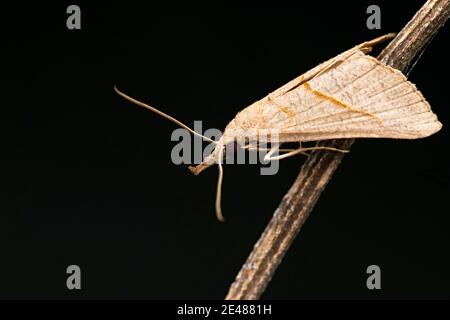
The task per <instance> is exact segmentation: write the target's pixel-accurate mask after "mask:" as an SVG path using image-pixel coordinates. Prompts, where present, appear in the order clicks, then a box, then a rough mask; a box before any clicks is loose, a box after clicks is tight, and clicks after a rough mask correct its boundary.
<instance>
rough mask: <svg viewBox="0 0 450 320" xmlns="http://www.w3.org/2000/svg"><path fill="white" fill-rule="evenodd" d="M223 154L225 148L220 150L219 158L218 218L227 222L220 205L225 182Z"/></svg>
mask: <svg viewBox="0 0 450 320" xmlns="http://www.w3.org/2000/svg"><path fill="white" fill-rule="evenodd" d="M222 154H223V148H221V149H220V150H219V157H218V163H217V165H218V168H219V177H218V179H217V191H216V216H217V219H219V221H222V222H223V221H225V218H224V217H223V214H222V208H221V206H220V203H221V201H222V180H223V168H222Z"/></svg>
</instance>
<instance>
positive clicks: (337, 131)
mask: <svg viewBox="0 0 450 320" xmlns="http://www.w3.org/2000/svg"><path fill="white" fill-rule="evenodd" d="M271 103H272V106H269V107H267V108H264V110H263V114H264V115H265V117H264V121H265V122H267V128H272V129H277V130H278V131H279V134H280V139H287V140H288V141H296V140H302V141H312V140H321V139H338V138H351V137H354V138H359V137H371V138H399V139H416V138H422V137H426V136H429V135H431V134H433V133H435V132H437V131H439V130H440V128H441V127H442V125H441V123H440V122H439V121H438V119H437V117H436V115H435V114H434V113H433V112H432V111H431V108H430V105H429V103H428V102H427V101H426V100H425V98H424V97H423V95H422V94H421V93H420V92H419V91H418V90H417V89H416V87H415V85H414V84H412V83H411V82H409V81H408V80H407V79H406V77H405V76H404V75H403V74H402V73H401V72H399V71H397V70H395V69H393V68H390V67H388V66H386V65H384V64H382V63H381V62H379V61H378V60H376V59H375V58H373V57H370V56H367V55H365V54H363V53H361V52H358V53H355V54H354V55H352V56H351V57H350V58H348V59H346V60H345V61H344V62H343V63H341V64H340V65H339V66H337V67H336V68H333V69H331V70H330V71H328V72H325V73H323V74H320V75H319V76H317V77H315V78H313V79H312V80H311V81H309V82H308V83H306V84H303V85H301V86H299V87H298V88H296V89H295V90H292V91H289V92H287V93H286V94H284V95H282V96H279V97H277V98H276V99H275V100H274V101H272V102H271Z"/></svg>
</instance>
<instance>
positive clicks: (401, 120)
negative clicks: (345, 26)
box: [115, 34, 442, 221]
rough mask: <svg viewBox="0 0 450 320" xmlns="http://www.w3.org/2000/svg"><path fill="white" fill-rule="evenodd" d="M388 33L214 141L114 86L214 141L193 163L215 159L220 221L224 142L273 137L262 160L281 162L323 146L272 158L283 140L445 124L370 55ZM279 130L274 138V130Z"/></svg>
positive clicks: (392, 132) (256, 107)
mask: <svg viewBox="0 0 450 320" xmlns="http://www.w3.org/2000/svg"><path fill="white" fill-rule="evenodd" d="M394 36H395V34H387V35H385V36H382V37H379V38H376V39H374V40H371V41H368V42H364V43H362V44H360V45H358V46H356V47H354V48H352V49H350V50H347V51H345V52H343V53H341V54H339V55H338V56H336V57H334V58H332V59H330V60H328V61H326V62H324V63H322V64H320V65H318V66H316V67H315V68H313V69H311V70H309V71H308V72H306V73H304V74H303V75H301V76H299V77H297V78H295V79H294V80H292V81H290V82H289V83H287V84H285V85H284V86H282V87H281V88H279V89H277V90H275V91H274V92H272V93H270V94H269V95H267V96H266V97H264V98H263V99H261V100H259V101H256V102H254V103H253V104H251V105H250V106H248V107H247V108H245V109H243V110H242V111H240V112H239V113H238V114H237V115H236V117H235V118H234V119H233V120H231V121H230V123H229V124H228V125H227V126H226V128H225V131H224V133H223V135H222V137H221V138H220V139H219V140H218V141H213V140H211V139H209V138H207V137H205V136H202V135H200V134H199V133H197V132H195V131H193V130H192V129H190V128H189V127H187V126H186V125H184V124H183V123H181V122H180V121H178V120H176V119H174V118H172V117H171V116H169V115H167V114H165V113H163V112H161V111H159V110H157V109H156V108H153V107H151V106H149V105H147V104H145V103H143V102H140V101H137V100H135V99H133V98H131V97H129V96H127V95H126V94H124V93H122V92H120V91H119V90H118V89H117V88H115V90H116V92H117V93H118V94H119V95H121V96H122V97H124V98H125V99H127V100H129V101H131V102H133V103H136V104H138V105H140V106H143V107H145V108H147V109H149V110H151V111H153V112H156V113H157V114H159V115H161V116H163V117H165V118H167V119H169V120H171V121H173V122H175V123H177V124H178V125H180V126H181V127H183V128H185V129H187V130H189V131H190V132H192V133H193V134H195V135H197V136H200V137H202V138H203V139H205V140H208V141H210V142H212V143H214V144H215V145H216V146H215V149H214V151H213V152H212V153H211V154H210V155H209V156H207V157H206V158H205V159H204V161H203V162H202V163H201V164H199V165H197V166H196V167H189V169H191V171H192V172H193V173H194V174H196V175H197V174H199V173H200V172H201V171H203V170H204V169H206V168H207V167H209V166H211V165H213V164H218V168H219V178H218V183H217V194H216V205H215V206H216V215H217V218H218V219H219V220H221V221H223V220H224V218H223V215H222V211H221V206H220V202H221V185H222V179H223V169H222V161H223V155H224V149H225V146H226V145H227V144H228V143H234V142H235V141H245V145H244V146H243V147H244V148H247V149H249V150H257V149H258V148H259V146H258V143H259V142H261V139H262V138H261V137H265V140H266V142H269V143H271V149H270V151H269V152H268V153H267V155H266V157H265V160H278V159H283V158H286V157H290V156H293V155H296V154H299V153H304V152H305V151H308V150H315V149H327V150H332V151H341V152H347V151H346V150H337V149H333V148H326V147H311V148H302V147H301V146H300V147H299V148H298V149H295V150H288V151H287V152H285V153H281V154H280V155H277V156H272V155H273V153H274V151H278V150H279V151H282V149H279V147H280V144H282V143H286V142H300V143H301V142H306V141H318V140H326V139H341V138H393V139H417V138H424V137H427V136H430V135H432V134H434V133H436V132H437V131H439V130H440V129H441V127H442V124H441V123H440V122H439V121H438V119H437V117H436V115H435V114H434V113H433V112H432V111H431V108H430V105H429V103H428V102H427V101H426V100H425V98H424V97H423V95H422V94H421V93H420V92H419V91H418V90H417V89H416V87H415V85H414V84H412V83H411V82H409V81H408V80H407V79H406V77H405V76H404V75H403V74H402V73H401V72H400V71H398V70H396V69H393V68H391V67H389V66H387V65H385V64H383V63H382V62H380V61H378V60H377V59H375V58H374V57H371V56H368V55H367V53H369V52H370V51H371V50H372V47H373V46H374V45H376V44H378V43H380V42H382V41H385V40H388V39H391V38H393V37H394ZM274 130H276V131H277V133H278V135H277V141H271V132H273V131H274Z"/></svg>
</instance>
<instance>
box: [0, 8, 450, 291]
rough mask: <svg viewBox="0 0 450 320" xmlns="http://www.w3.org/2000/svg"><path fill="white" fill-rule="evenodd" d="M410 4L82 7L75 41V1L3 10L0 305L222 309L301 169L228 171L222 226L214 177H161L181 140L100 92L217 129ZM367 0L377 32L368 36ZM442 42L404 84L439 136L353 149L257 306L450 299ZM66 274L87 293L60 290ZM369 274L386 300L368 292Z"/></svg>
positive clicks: (398, 21)
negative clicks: (375, 9)
mask: <svg viewBox="0 0 450 320" xmlns="http://www.w3.org/2000/svg"><path fill="white" fill-rule="evenodd" d="M422 3H423V2H422V1H404V2H403V4H402V5H399V4H398V3H397V5H395V4H394V3H393V1H390V2H387V1H385V2H382V1H360V2H359V3H358V4H356V3H355V2H354V1H348V2H345V3H344V2H337V1H335V2H331V1H330V2H329V3H324V2H319V1H316V2H304V1H298V2H297V3H284V4H281V3H279V4H277V5H275V4H273V5H262V4H260V5H256V4H255V5H248V6H246V7H244V6H240V7H237V6H231V5H230V6H225V5H220V4H214V5H205V4H203V5H201V6H200V5H198V6H180V5H177V4H166V5H165V6H161V5H156V4H150V3H144V2H141V3H131V2H122V3H121V4H109V3H106V2H105V3H97V4H92V3H91V4H87V3H78V4H79V5H80V7H81V12H82V28H81V30H80V31H70V30H68V29H67V28H66V18H67V16H68V15H67V14H66V8H67V6H68V5H69V3H60V4H50V3H48V4H34V5H30V4H17V5H15V6H14V7H10V6H8V7H3V8H2V12H1V14H2V18H1V24H2V25H1V35H2V36H1V40H2V56H3V57H2V61H3V63H2V78H3V81H4V85H3V86H2V88H3V90H2V96H1V100H2V115H3V116H2V118H1V119H2V129H4V130H5V131H4V133H3V144H2V145H3V148H2V158H3V160H4V161H5V162H4V164H3V166H2V170H1V171H2V179H1V186H2V189H3V190H2V198H3V197H4V198H3V200H2V209H1V212H0V249H1V251H0V252H1V260H0V297H1V298H152V299H174V298H176V299H221V298H223V297H224V296H225V294H226V292H227V289H228V286H229V284H231V282H232V280H233V279H234V276H235V275H236V273H237V272H238V270H239V268H240V266H241V264H242V263H243V262H244V261H245V259H246V257H247V255H248V253H249V252H250V251H251V249H252V247H253V245H254V243H255V241H256V240H257V239H258V237H259V235H260V234H261V232H262V231H263V229H264V227H265V225H266V224H267V222H268V221H269V219H270V217H271V214H272V213H273V211H274V209H275V208H276V207H277V205H278V203H279V202H280V200H281V198H282V196H283V195H284V193H285V192H286V191H287V190H288V188H289V187H290V185H291V184H292V182H293V181H294V179H295V177H296V175H297V173H298V171H299V168H300V165H301V163H303V161H304V159H303V158H302V157H293V158H290V159H286V160H283V161H282V162H281V163H280V171H279V173H278V174H277V175H274V176H261V175H260V174H259V169H260V166H258V165H228V166H226V167H225V168H224V170H225V180H224V186H223V187H224V189H223V192H224V194H223V209H224V213H225V215H226V217H227V221H226V223H219V222H218V221H217V220H216V219H215V216H214V211H213V208H214V193H215V184H216V178H217V170H216V168H213V169H208V170H207V171H205V172H204V173H202V174H201V175H200V176H198V177H195V176H193V175H192V174H190V173H189V171H188V170H187V168H186V167H187V166H185V165H180V166H176V165H174V164H173V163H172V162H171V158H170V153H171V149H172V147H173V146H174V145H175V144H176V143H175V142H171V141H170V136H171V133H172V131H173V130H174V129H175V128H176V126H175V125H174V124H172V123H170V122H167V121H166V120H164V119H161V118H159V117H157V116H156V115H154V114H152V113H150V112H149V111H147V110H144V109H142V108H139V107H137V106H135V105H132V104H130V103H128V102H126V101H125V100H123V99H121V98H120V97H118V96H117V95H116V94H115V93H114V92H113V89H112V87H113V85H114V84H117V85H118V86H119V87H120V88H122V89H123V90H124V91H125V92H127V93H129V94H130V95H132V96H135V97H137V98H139V99H141V100H143V101H148V102H150V103H151V104H153V105H155V106H158V107H159V108H161V109H162V110H163V111H165V112H168V113H169V114H171V115H174V116H175V117H176V118H178V119H180V120H182V121H183V122H185V123H187V124H189V125H192V124H193V121H194V120H203V124H204V127H205V129H206V128H210V127H213V128H218V129H223V128H224V127H225V125H226V124H227V123H228V122H229V121H230V120H231V119H232V118H233V117H234V116H235V114H236V113H237V112H238V111H239V110H241V109H242V108H244V107H245V106H247V105H249V104H250V103H252V102H254V101H255V100H257V99H260V98H262V97H263V96H264V95H266V94H267V93H269V92H271V91H273V90H274V89H276V88H278V87H279V86H281V85H282V84H284V83H286V82H287V81H289V80H291V79H292V78H294V77H296V76H298V75H299V74H301V73H303V72H305V71H307V70H308V69H310V68H312V67H314V66H315V65H316V64H318V63H319V62H322V61H324V60H326V59H328V58H331V57H333V56H335V55H337V54H338V53H340V52H342V51H344V50H346V49H348V48H350V47H352V46H354V45H356V44H358V43H360V42H363V41H365V40H369V39H372V38H374V37H376V36H379V35H381V34H384V33H387V32H393V31H394V32H395V31H399V30H400V29H401V28H402V27H403V26H404V25H405V23H406V22H408V20H409V19H410V18H411V17H412V16H413V14H414V13H415V12H416V11H417V10H418V9H419V8H420V6H421V4H422ZM370 4H378V5H379V6H380V7H381V10H382V30H368V29H367V28H366V19H367V17H368V15H367V14H366V8H367V6H368V5H370ZM448 44H449V28H448V26H447V27H446V28H444V29H443V30H442V31H441V32H440V33H439V34H438V35H437V36H436V37H435V39H434V40H433V42H432V43H431V44H430V46H429V47H428V49H427V50H426V52H425V53H424V54H423V56H422V57H421V59H420V60H419V61H418V63H417V65H416V67H415V68H414V70H413V71H412V73H411V75H410V80H411V81H412V82H414V83H415V84H416V85H417V86H418V88H419V89H420V90H421V91H422V93H423V94H424V96H425V97H426V98H427V99H428V101H429V102H430V104H431V105H432V107H433V110H434V112H435V113H436V114H437V115H438V116H439V118H440V120H441V122H442V123H443V124H444V127H443V129H442V130H441V131H440V132H439V133H437V134H435V135H433V136H432V137H430V138H427V139H422V140H416V141H401V140H370V139H365V140H359V141H357V143H356V144H355V145H354V147H353V149H352V152H351V154H350V155H348V156H347V157H346V158H345V160H344V161H343V163H342V165H341V167H340V168H339V170H338V171H337V173H336V175H335V177H334V179H333V180H332V181H331V182H330V184H329V185H328V188H327V189H326V191H325V192H324V193H323V195H322V197H321V198H320V200H319V202H318V204H317V206H316V208H315V210H314V212H313V213H312V214H311V216H310V218H309V219H308V221H307V222H306V224H305V226H304V227H303V228H302V230H301V232H300V235H299V236H298V238H297V239H296V241H295V242H294V244H293V245H292V247H291V249H290V251H289V253H288V254H287V256H286V257H285V259H284V261H283V263H282V264H281V266H280V267H279V269H278V271H277V273H276V274H275V276H274V278H273V280H272V282H271V283H270V285H269V287H268V288H267V291H266V292H265V294H264V295H263V298H266V299H302V298H388V299H390V298H450V275H449V272H448V270H449V269H450V258H449V254H448V251H449V238H450V233H449V231H450V218H449V213H450V210H449V209H450V203H449V196H450V173H449V167H448V164H449V160H450V159H449V156H448V154H447V149H448V141H449V132H448V129H447V128H448V124H449V121H450V111H449V110H450V109H449V103H448V102H449V98H448V80H447V77H446V76H445V75H447V74H448V72H449V64H448V55H449V48H448ZM381 47H382V46H381ZM379 50H380V48H378V50H377V51H376V52H375V54H377V53H378V52H379ZM71 264H77V265H79V266H80V267H81V269H82V290H81V291H69V290H67V288H66V277H67V275H66V272H65V271H66V267H67V266H68V265H71ZM371 264H377V265H379V266H380V267H381V271H382V290H378V291H377V290H375V291H369V290H368V289H367V288H366V285H365V282H366V278H367V274H366V273H365V271H366V268H367V266H368V265H371Z"/></svg>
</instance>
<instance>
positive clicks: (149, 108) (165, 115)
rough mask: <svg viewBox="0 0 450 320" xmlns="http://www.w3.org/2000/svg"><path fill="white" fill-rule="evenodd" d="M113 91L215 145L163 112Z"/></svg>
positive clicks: (117, 90)
mask: <svg viewBox="0 0 450 320" xmlns="http://www.w3.org/2000/svg"><path fill="white" fill-rule="evenodd" d="M114 91H116V92H117V94H118V95H119V96H121V97H123V98H125V99H126V100H128V101H130V102H133V103H134V104H137V105H138V106H141V107H144V108H146V109H148V110H150V111H153V112H154V113H156V114H159V115H160V116H161V117H163V118H166V119H167V120H170V121H172V122H174V123H176V124H177V125H179V126H180V127H182V128H185V129H186V130H188V131H189V132H191V133H192V134H194V135H196V136H198V137H200V138H202V139H204V140H206V141H209V142H212V143H215V144H217V142H216V141H214V140H212V139H210V138H208V137H205V136H203V135H201V134H200V133H198V132H195V131H194V130H192V129H191V128H189V127H188V126H187V125H185V124H184V123H182V122H180V121H178V120H177V119H175V118H174V117H171V116H169V115H168V114H165V113H164V112H162V111H159V110H158V109H156V108H154V107H152V106H149V105H148V104H146V103H144V102H141V101H139V100H136V99H134V98H132V97H130V96H128V95H126V94H125V93H123V92H121V91H120V90H119V89H117V87H116V86H114Z"/></svg>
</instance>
